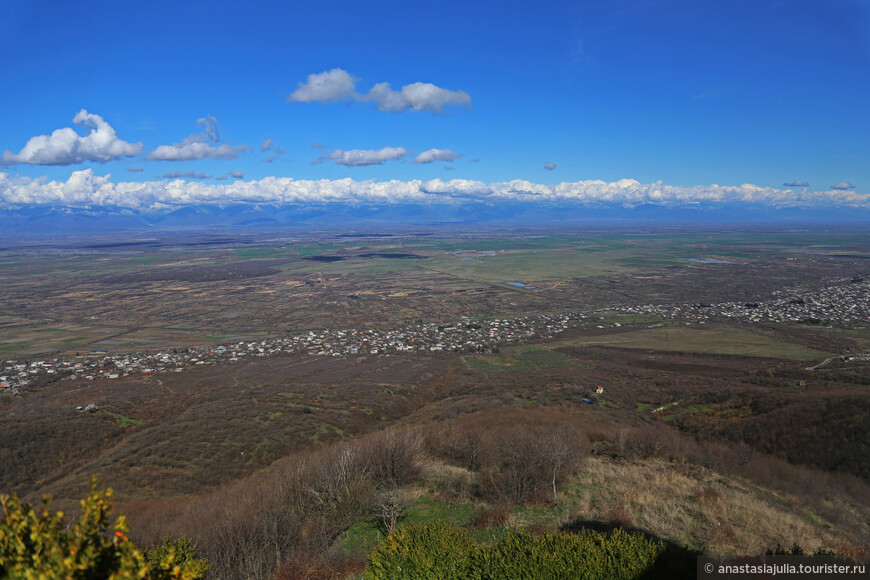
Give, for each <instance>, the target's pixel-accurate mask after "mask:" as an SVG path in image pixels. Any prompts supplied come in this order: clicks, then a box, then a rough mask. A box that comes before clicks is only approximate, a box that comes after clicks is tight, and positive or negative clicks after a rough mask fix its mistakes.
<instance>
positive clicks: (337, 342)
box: [0, 313, 588, 394]
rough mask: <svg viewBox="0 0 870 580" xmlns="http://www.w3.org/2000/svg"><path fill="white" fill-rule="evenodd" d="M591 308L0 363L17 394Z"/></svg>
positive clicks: (489, 344) (493, 329)
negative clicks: (39, 383)
mask: <svg viewBox="0 0 870 580" xmlns="http://www.w3.org/2000/svg"><path fill="white" fill-rule="evenodd" d="M586 317H588V315H587V314H582V313H579V314H559V315H537V316H525V317H519V318H504V319H494V320H486V321H476V320H472V319H468V318H465V319H462V320H460V321H458V322H456V323H447V324H435V323H424V324H419V325H409V326H405V327H401V328H398V329H393V330H357V329H350V330H323V331H318V332H315V331H310V332H307V333H303V334H297V335H293V336H289V337H284V338H269V339H263V340H257V341H240V342H237V343H232V344H225V345H213V346H205V347H195V348H182V349H171V350H165V351H162V352H157V353H153V354H139V353H127V354H110V353H108V352H106V351H102V350H94V351H91V352H90V353H88V354H87V355H85V356H80V357H77V358H76V359H75V360H71V359H63V358H54V359H51V360H34V361H16V360H7V361H4V362H3V363H2V365H0V389H2V391H0V392H6V393H9V394H18V393H20V390H21V389H22V388H23V387H26V386H27V385H29V384H31V383H33V382H35V381H36V380H38V379H40V378H46V377H53V378H60V379H62V380H94V379H97V378H106V379H117V378H118V377H121V376H129V375H130V374H135V373H139V374H143V373H144V374H151V373H164V372H182V371H184V370H185V369H189V368H195V367H197V366H199V365H213V364H218V363H230V362H235V361H239V360H242V359H244V358H248V357H266V356H276V355H280V354H290V353H307V354H310V355H315V356H346V355H361V354H370V355H379V354H380V355H384V354H395V353H406V352H431V353H434V352H445V351H449V352H493V351H494V350H497V349H498V348H499V347H500V346H503V345H505V344H511V343H518V342H521V341H528V340H534V339H548V338H553V337H554V336H556V335H557V334H559V333H561V332H563V331H564V330H565V329H567V328H568V326H569V324H570V323H571V321H572V320H582V319H584V318H586Z"/></svg>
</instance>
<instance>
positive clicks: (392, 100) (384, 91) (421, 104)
mask: <svg viewBox="0 0 870 580" xmlns="http://www.w3.org/2000/svg"><path fill="white" fill-rule="evenodd" d="M365 100H370V101H374V102H375V103H376V104H377V107H378V109H380V110H381V111H390V112H391V113H401V112H403V111H407V110H408V109H411V110H413V111H427V112H429V113H436V114H441V113H443V112H444V110H445V109H450V108H454V107H456V108H460V107H461V108H464V109H469V108H470V107H471V97H470V96H469V95H468V93H466V92H465V91H450V90H447V89H442V88H441V87H436V86H435V85H433V84H432V83H412V84H410V85H405V86H404V87H402V90H401V91H394V90H392V89H391V88H390V84H389V83H379V84H377V85H375V86H374V87H372V90H371V91H369V94H368V95H366V96H365Z"/></svg>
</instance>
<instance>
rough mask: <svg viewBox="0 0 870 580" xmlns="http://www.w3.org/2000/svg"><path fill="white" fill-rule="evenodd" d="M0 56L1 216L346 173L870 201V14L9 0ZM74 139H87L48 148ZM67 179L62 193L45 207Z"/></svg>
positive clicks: (668, 6) (778, 5)
mask: <svg viewBox="0 0 870 580" xmlns="http://www.w3.org/2000/svg"><path fill="white" fill-rule="evenodd" d="M0 49H2V51H3V53H4V55H5V57H4V58H3V59H2V61H0V71H2V77H3V79H4V81H3V87H4V88H3V90H2V91H0V106H2V110H3V111H4V113H3V116H2V131H0V152H5V153H2V154H3V159H4V165H5V167H0V172H3V173H4V174H5V177H4V178H3V179H2V180H0V196H3V198H4V199H5V202H6V203H7V204H9V203H14V202H21V201H26V200H28V199H31V200H33V201H46V200H53V201H54V202H63V201H64V200H65V199H66V200H67V201H70V202H73V201H75V200H76V199H79V200H81V199H86V198H87V199H90V200H91V201H94V200H95V199H97V200H98V196H97V194H96V193H95V192H96V191H97V189H99V188H100V187H105V186H106V185H105V184H106V183H108V184H110V185H111V187H113V188H115V189H117V186H118V184H120V183H128V182H129V183H151V184H154V183H155V182H161V183H165V182H167V181H170V180H172V179H173V178H178V179H182V180H183V181H184V182H185V183H192V184H193V185H191V188H193V189H192V190H191V191H194V190H195V191H200V192H201V191H203V190H202V189H201V188H202V186H203V185H212V186H214V187H223V185H225V184H228V183H231V182H235V181H237V180H241V181H244V182H246V183H249V182H250V183H254V185H252V186H251V187H253V188H256V187H263V186H262V185H259V182H260V181H261V180H264V179H271V178H290V179H292V180H294V181H298V180H301V181H306V180H307V181H315V180H342V179H346V178H350V179H352V180H354V182H367V181H369V180H374V181H375V182H388V181H390V180H398V181H400V182H402V183H409V182H414V183H417V182H420V183H423V184H426V183H430V182H433V180H440V181H435V182H433V183H435V185H433V186H431V187H428V188H426V187H422V188H418V189H421V190H422V191H424V192H434V191H435V190H437V189H438V188H439V187H440V188H441V189H443V190H445V191H447V190H449V191H450V192H457V191H461V192H462V194H463V195H472V194H474V192H479V191H483V190H486V191H488V192H491V191H492V188H491V187H490V186H491V184H495V183H502V184H504V183H508V182H512V181H513V180H523V181H525V182H528V183H529V184H532V185H530V186H529V187H527V188H526V189H527V190H528V192H526V193H529V192H534V187H532V186H533V185H542V186H547V187H550V189H549V190H548V191H555V190H554V189H553V188H554V187H555V185H556V184H560V183H577V182H584V183H585V182H589V181H592V180H601V181H604V182H606V183H608V184H616V183H619V180H635V181H636V182H637V183H639V184H642V185H647V184H656V183H657V182H659V181H661V182H662V186H663V187H666V188H667V187H670V188H675V189H673V191H679V192H682V193H680V194H679V195H677V194H674V195H676V197H678V198H680V199H683V197H685V195H691V192H692V191H697V187H696V186H703V187H702V189H703V191H704V192H706V193H705V194H704V195H707V196H708V197H709V195H713V197H714V198H716V197H717V194H715V193H714V194H710V193H709V190H708V189H704V188H707V187H708V186H711V185H712V184H718V185H719V186H734V187H739V186H741V185H743V184H752V185H754V186H757V187H758V188H759V190H761V191H765V192H767V193H766V194H765V199H774V198H776V197H777V194H775V193H772V190H774V189H775V190H792V191H794V192H800V191H803V192H804V193H803V194H802V197H801V196H799V195H797V193H796V194H795V195H796V196H797V197H799V198H800V199H797V198H796V199H797V201H795V203H805V202H806V200H814V202H816V203H828V204H831V203H833V204H836V203H838V199H839V198H838V196H846V197H844V198H843V199H845V200H846V202H847V203H851V204H858V205H864V206H868V205H870V202H868V201H867V200H866V199H865V198H864V197H863V196H866V195H868V194H870V106H868V102H870V99H868V95H870V4H868V3H866V2H856V1H853V2H850V1H838V0H827V1H809V0H805V1H787V0H783V1H772V0H756V1H751V2H750V1H742V0H729V1H728V2H719V1H717V2H713V1H701V0H686V1H683V0H673V1H654V0H646V1H613V2H605V1H587V0H581V1H577V2H564V1H562V2H539V3H535V4H533V5H532V4H530V3H525V2H522V3H520V2H503V1H500V2H452V1H442V2H439V3H437V4H436V3H427V4H421V3H414V2H380V3H377V4H371V3H362V2H358V1H356V2H342V1H337V2H331V3H317V4H315V3H306V4H303V3H288V2H275V3H271V2H248V3H241V2H232V3H230V2H215V1H210V2H198V1H186V2H178V1H177V0H176V1H173V2H147V3H140V2H117V1H113V2H89V1H84V2H66V1H63V2H55V1H51V2H40V1H34V0H28V1H21V0H11V1H10V0H6V1H5V2H4V3H2V6H0ZM330 71H332V73H330ZM312 75H314V76H312ZM317 75H323V76H317ZM318 82H320V83H321V85H320V88H321V89H322V90H321V91H320V92H319V93H318V92H317V91H316V90H314V89H313V88H312V87H314V86H315V85H317V84H318ZM342 82H344V84H343V85H342ZM348 83H350V84H348ZM381 83H389V85H390V86H389V88H386V87H385V86H383V85H381ZM415 83H422V85H415ZM376 85H379V86H380V92H378V89H376V90H375V91H372V89H373V87H376ZM406 86H409V87H411V89H408V90H409V91H410V92H408V93H407V94H403V92H402V89H403V87H406ZM415 86H416V87H417V88H418V89H420V90H419V91H418V93H413V90H412V89H413V87H415ZM408 95H411V96H410V97H409V96H408ZM82 110H86V111H87V114H88V115H91V116H93V115H97V116H99V117H100V118H102V123H104V130H101V133H100V136H105V135H107V134H108V133H105V131H114V133H115V137H114V138H113V139H109V140H106V139H102V137H101V138H100V139H98V142H97V141H95V142H93V143H90V144H89V143H88V142H86V141H85V140H83V141H78V139H79V138H84V137H85V136H87V135H88V133H89V132H90V130H91V126H89V125H86V124H82V125H76V124H75V123H73V119H74V117H77V115H78V116H79V117H78V118H79V120H80V121H85V123H87V122H88V119H90V121H91V122H96V120H95V118H94V117H88V116H87V115H84V114H81V113H80V111H82ZM199 120H201V122H199V123H198V121H199ZM65 127H70V128H74V129H75V130H76V132H77V135H78V137H76V136H75V135H72V133H70V132H69V131H67V132H65V133H64V134H62V135H58V136H57V137H56V140H54V141H48V142H47V143H48V148H46V146H45V143H43V142H38V140H37V141H31V140H32V139H34V138H38V137H39V136H46V138H45V139H49V137H48V136H50V135H51V134H52V132H54V131H56V130H58V129H63V128H65ZM98 137H99V136H98ZM267 139H271V142H266V140H267ZM40 143H42V145H40ZM140 144H141V145H140ZM192 144H193V147H191V145H192ZM314 144H317V146H314ZM265 145H269V147H268V148H267V149H266V150H263V148H264V147H265ZM161 146H163V149H159V148H161ZM40 147H42V151H41V152H40ZM385 148H389V149H385ZM354 150H357V151H356V152H355V153H348V152H349V151H354ZM433 150H435V151H433ZM424 152H429V153H428V154H426V155H423V156H422V157H420V155H421V154H423V153H424ZM197 156H199V157H202V158H195V157H197ZM178 158H181V159H182V160H169V159H178ZM433 159H434V160H433ZM354 160H355V161H354ZM415 160H417V161H427V160H428V161H431V162H429V163H421V162H417V163H415ZM354 163H355V164H354ZM548 167H549V168H548ZM139 168H141V171H130V170H131V169H139ZM87 170H90V171H89V173H88V176H90V177H89V179H90V181H88V180H83V179H78V181H76V182H75V184H73V185H70V184H69V180H70V178H71V175H72V174H73V172H76V171H87ZM107 175H109V177H106V176H107ZM91 178H93V179H91ZM96 178H99V179H97V182H94V179H96ZM103 178H105V181H100V180H101V179H103ZM218 178H223V179H218ZM52 181H56V182H58V183H60V184H64V183H66V184H67V186H66V190H65V191H66V193H58V191H60V189H62V188H59V187H55V188H54V190H55V191H54V193H52V194H51V195H49V194H48V193H46V192H44V191H43V192H42V193H39V192H36V190H38V189H39V188H40V187H43V186H44V185H45V184H47V183H49V182H52ZM85 181H87V183H86V184H85V185H81V183H84V182H85ZM80 182H81V183H80ZM467 182H468V183H467ZM470 182H473V184H471V185H470V184H469V183H470ZM451 183H452V184H453V185H452V186H448V185H446V184H451ZM623 183H626V182H624V181H623ZM802 183H807V184H808V185H807V186H804V185H802ZM76 184H79V185H76ZM100 184H102V185H100ZM481 184H483V185H481ZM785 184H794V185H790V186H787V185H785ZM80 185H81V187H84V188H85V189H87V192H86V193H85V194H83V195H84V197H81V196H79V197H78V198H76V196H75V195H74V194H73V193H70V191H71V190H72V189H74V186H75V187H79V186H80ZM832 186H834V187H836V188H837V189H831V187H832ZM154 187H157V186H154ZM162 187H163V188H164V189H165V187H166V186H165V185H164V186H162ZM632 187H633V188H634V189H635V190H636V189H637V186H632ZM197 188H199V189H197ZM681 188H696V189H685V190H684V189H681ZM13 189H14V191H13ZM496 189H497V188H496ZM507 189H510V188H504V187H503V188H502V189H501V190H500V191H506V190H507ZM513 189H514V190H515V189H516V187H513ZM575 189H577V188H575ZM580 189H583V188H580ZM599 189H600V188H599ZM617 189H618V187H617ZM629 189H631V188H629ZM660 189H661V187H659V188H658V190H660ZM221 191H222V193H221V196H223V198H226V197H227V196H231V195H233V194H232V193H231V192H229V193H228V192H225V191H223V190H221ZM645 191H647V192H650V191H653V192H654V191H657V189H656V187H647V188H646V189H645ZM668 191H671V190H668ZM742 191H744V193H743V194H738V193H734V194H729V195H732V197H730V198H729V199H736V198H737V197H739V195H743V196H744V198H745V196H746V195H747V194H746V193H745V192H746V191H748V190H746V189H744V190H742ZM10 192H11V193H10ZM28 192H29V193H28ZM34 192H36V193H34ZM469 192H471V193H469ZM686 192H688V193H686ZM813 192H816V193H819V194H821V193H824V195H818V196H815V197H813V196H811V195H809V194H810V193H813ZM442 193H443V192H442ZM653 194H654V193H653ZM64 195H66V196H67V197H68V198H69V199H67V198H65V197H64ZM121 195H122V193H119V192H115V193H114V194H113V196H114V197H113V196H108V197H106V199H109V198H111V199H118V197H119V196H121ZM149 195H152V197H151V198H149V199H151V201H153V199H154V197H153V195H154V194H149ZM160 195H161V196H162V197H161V200H163V201H164V202H166V201H167V200H169V197H168V196H169V194H168V193H166V192H164V193H161V194H160ZM203 195H204V194H203ZM245 195H251V194H250V193H247V194H245ZM599 195H602V194H600V193H599ZM28 196H31V197H30V198H28ZM40 196H41V197H40ZM88 196H90V197H88ZM95 196H97V197H95ZM680 196H683V197H680ZM735 196H737V197H735ZM617 197H618V196H617ZM702 197H703V196H702ZM780 197H781V196H780ZM194 198H195V199H203V197H202V196H200V197H195V196H194V197H192V198H190V199H194ZM614 199H615V200H618V199H617V198H614ZM717 199H718V198H717ZM856 200H857V201H856Z"/></svg>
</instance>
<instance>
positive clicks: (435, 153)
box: [414, 149, 462, 163]
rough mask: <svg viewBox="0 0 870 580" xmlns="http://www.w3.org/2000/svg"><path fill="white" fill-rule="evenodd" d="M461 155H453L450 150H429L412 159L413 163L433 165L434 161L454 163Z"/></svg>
mask: <svg viewBox="0 0 870 580" xmlns="http://www.w3.org/2000/svg"><path fill="white" fill-rule="evenodd" d="M460 157H462V153H454V152H453V151H451V150H450V149H429V150H428V151H423V152H422V153H420V154H419V155H417V156H416V157H415V158H414V163H434V162H435V161H447V162H450V161H456V160H457V159H459V158H460Z"/></svg>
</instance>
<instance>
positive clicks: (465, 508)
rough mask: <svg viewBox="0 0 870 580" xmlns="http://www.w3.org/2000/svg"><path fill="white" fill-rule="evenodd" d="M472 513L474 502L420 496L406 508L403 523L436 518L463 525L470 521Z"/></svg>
mask: <svg viewBox="0 0 870 580" xmlns="http://www.w3.org/2000/svg"><path fill="white" fill-rule="evenodd" d="M474 513H475V504H474V502H464V503H445V502H442V501H437V500H435V499H432V498H431V497H428V496H421V497H420V498H419V499H418V500H417V501H415V502H414V503H413V504H412V505H411V507H409V508H408V511H407V513H406V515H405V520H404V522H403V524H405V525H408V524H426V523H429V522H433V521H436V520H438V521H448V522H451V523H453V524H454V525H457V526H465V525H468V524H469V523H470V522H471V520H472V518H473V517H474Z"/></svg>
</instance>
